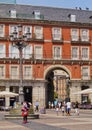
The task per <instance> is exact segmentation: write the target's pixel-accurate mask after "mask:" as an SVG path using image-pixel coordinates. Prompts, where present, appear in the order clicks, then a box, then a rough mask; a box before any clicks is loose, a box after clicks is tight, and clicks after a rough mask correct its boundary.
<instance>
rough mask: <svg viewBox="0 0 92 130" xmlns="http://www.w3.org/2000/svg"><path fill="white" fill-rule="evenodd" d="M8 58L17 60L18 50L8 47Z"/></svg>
mask: <svg viewBox="0 0 92 130" xmlns="http://www.w3.org/2000/svg"><path fill="white" fill-rule="evenodd" d="M9 57H10V58H19V50H18V48H17V47H14V46H12V45H10V46H9Z"/></svg>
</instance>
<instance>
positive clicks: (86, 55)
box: [81, 47, 89, 60]
mask: <svg viewBox="0 0 92 130" xmlns="http://www.w3.org/2000/svg"><path fill="white" fill-rule="evenodd" d="M81 57H82V59H83V60H88V59H89V48H87V47H82V50H81Z"/></svg>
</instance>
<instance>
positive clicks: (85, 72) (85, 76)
mask: <svg viewBox="0 0 92 130" xmlns="http://www.w3.org/2000/svg"><path fill="white" fill-rule="evenodd" d="M82 79H89V67H88V66H83V67H82Z"/></svg>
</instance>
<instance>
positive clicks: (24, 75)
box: [23, 65, 32, 80]
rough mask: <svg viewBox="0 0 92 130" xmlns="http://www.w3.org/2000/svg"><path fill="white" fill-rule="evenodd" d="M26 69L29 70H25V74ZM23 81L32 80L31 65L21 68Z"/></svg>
mask: <svg viewBox="0 0 92 130" xmlns="http://www.w3.org/2000/svg"><path fill="white" fill-rule="evenodd" d="M26 67H28V68H30V70H29V71H28V70H27V72H25V68H26ZM26 73H27V75H26ZM23 79H29V80H30V79H32V65H24V66H23Z"/></svg>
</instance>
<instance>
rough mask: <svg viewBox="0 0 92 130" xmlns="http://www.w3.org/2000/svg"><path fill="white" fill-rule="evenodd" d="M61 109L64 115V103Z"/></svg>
mask: <svg viewBox="0 0 92 130" xmlns="http://www.w3.org/2000/svg"><path fill="white" fill-rule="evenodd" d="M61 111H62V116H64V113H65V106H64V104H62V107H61Z"/></svg>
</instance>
